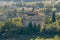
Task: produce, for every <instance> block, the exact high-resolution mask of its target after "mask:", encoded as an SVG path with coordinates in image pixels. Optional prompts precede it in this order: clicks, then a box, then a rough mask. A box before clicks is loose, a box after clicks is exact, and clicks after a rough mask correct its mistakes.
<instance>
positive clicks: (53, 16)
mask: <svg viewBox="0 0 60 40" xmlns="http://www.w3.org/2000/svg"><path fill="white" fill-rule="evenodd" d="M52 13H53V14H52V22H53V23H54V22H55V21H56V17H55V13H56V12H55V11H53V12H52Z"/></svg>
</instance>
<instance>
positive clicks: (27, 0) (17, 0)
mask: <svg viewBox="0 0 60 40" xmlns="http://www.w3.org/2000/svg"><path fill="white" fill-rule="evenodd" d="M0 1H7V2H9V1H13V2H20V1H21V0H0ZM24 1H25V2H32V1H43V0H24Z"/></svg>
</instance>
